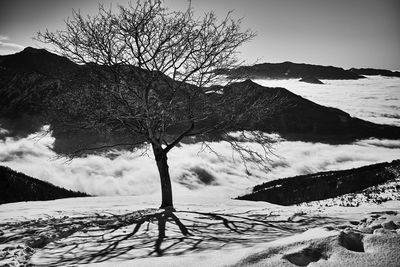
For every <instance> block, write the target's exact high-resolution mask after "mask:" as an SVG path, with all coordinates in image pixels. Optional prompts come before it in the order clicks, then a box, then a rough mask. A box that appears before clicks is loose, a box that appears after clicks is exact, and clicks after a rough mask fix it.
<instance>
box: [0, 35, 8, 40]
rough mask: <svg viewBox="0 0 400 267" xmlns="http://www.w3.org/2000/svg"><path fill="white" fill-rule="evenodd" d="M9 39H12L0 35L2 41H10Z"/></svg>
mask: <svg viewBox="0 0 400 267" xmlns="http://www.w3.org/2000/svg"><path fill="white" fill-rule="evenodd" d="M8 40H10V37H8V36H5V35H0V41H8Z"/></svg>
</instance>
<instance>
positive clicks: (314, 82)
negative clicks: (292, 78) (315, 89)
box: [299, 76, 324, 84]
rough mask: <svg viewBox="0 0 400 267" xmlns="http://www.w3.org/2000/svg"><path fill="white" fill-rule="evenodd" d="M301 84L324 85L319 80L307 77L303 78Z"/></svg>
mask: <svg viewBox="0 0 400 267" xmlns="http://www.w3.org/2000/svg"><path fill="white" fill-rule="evenodd" d="M299 82H305V83H313V84H324V83H323V82H321V81H320V80H318V79H317V78H315V77H312V76H307V77H304V78H301V79H300V80H299Z"/></svg>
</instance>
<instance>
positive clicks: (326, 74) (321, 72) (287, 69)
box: [220, 61, 364, 80]
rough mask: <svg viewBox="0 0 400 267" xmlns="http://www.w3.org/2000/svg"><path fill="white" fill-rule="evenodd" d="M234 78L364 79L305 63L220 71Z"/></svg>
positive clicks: (260, 65)
mask: <svg viewBox="0 0 400 267" xmlns="http://www.w3.org/2000/svg"><path fill="white" fill-rule="evenodd" d="M220 73H221V74H226V75H228V76H230V77H234V78H243V77H244V78H248V79H300V78H305V77H309V76H312V77H315V78H316V79H328V80H331V79H335V80H336V79H337V80H349V79H350V80H353V79H360V78H364V77H363V76H362V75H359V74H357V73H355V72H351V71H349V70H345V69H343V68H338V67H333V66H320V65H312V64H304V63H293V62H288V61H286V62H282V63H261V64H255V65H252V66H242V67H239V68H237V69H235V70H232V71H225V70H220Z"/></svg>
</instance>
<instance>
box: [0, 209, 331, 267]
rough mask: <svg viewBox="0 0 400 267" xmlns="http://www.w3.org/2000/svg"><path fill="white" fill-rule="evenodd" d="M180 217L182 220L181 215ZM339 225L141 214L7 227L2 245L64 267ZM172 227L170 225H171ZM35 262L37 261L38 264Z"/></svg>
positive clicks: (244, 244)
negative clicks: (21, 246)
mask: <svg viewBox="0 0 400 267" xmlns="http://www.w3.org/2000/svg"><path fill="white" fill-rule="evenodd" d="M178 216H179V217H178ZM330 221H332V223H334V222H336V223H337V221H338V220H337V218H336V219H333V218H322V217H307V216H304V215H303V216H299V218H296V219H293V218H288V219H285V220H278V219H274V218H273V216H271V215H266V214H223V213H212V212H198V211H173V210H156V209H148V210H140V211H135V212H132V213H127V214H122V215H116V214H111V213H108V214H102V215H100V214H95V215H93V216H85V217H62V218H47V219H40V220H32V221H25V222H17V223H14V224H4V225H0V226H2V229H3V228H4V229H6V230H5V231H4V233H6V234H5V235H2V236H1V238H0V244H6V243H7V244H10V243H23V244H25V245H26V246H28V247H30V248H33V249H35V250H36V251H35V253H34V254H35V255H33V257H35V260H34V261H35V264H37V265H40V264H43V265H49V264H51V265H52V266H57V265H58V266H65V265H71V264H85V263H95V262H104V261H107V260H111V259H115V258H117V259H118V260H129V259H136V258H145V257H153V256H163V255H182V254H186V253H190V252H194V251H196V252H199V251H205V250H216V249H220V248H222V247H234V246H235V245H240V246H242V247H250V246H254V245H256V244H259V243H266V242H270V241H273V240H276V239H278V238H281V237H285V236H290V235H293V234H295V233H299V232H302V231H304V230H306V229H308V228H310V227H317V226H321V225H327V223H328V224H329V222H330ZM167 223H168V224H167ZM36 261H37V262H36Z"/></svg>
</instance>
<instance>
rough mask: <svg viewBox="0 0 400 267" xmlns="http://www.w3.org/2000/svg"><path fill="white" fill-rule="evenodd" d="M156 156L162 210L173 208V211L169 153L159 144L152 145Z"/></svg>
mask: <svg viewBox="0 0 400 267" xmlns="http://www.w3.org/2000/svg"><path fill="white" fill-rule="evenodd" d="M152 147H153V152H154V156H155V158H156V162H157V168H158V173H159V174H160V180H161V196H162V202H161V207H160V208H161V209H166V208H171V209H173V207H174V204H173V202H172V187H171V178H170V176H169V168H168V163H167V161H168V158H167V153H166V152H165V151H164V149H163V148H162V147H161V145H159V144H152Z"/></svg>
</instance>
